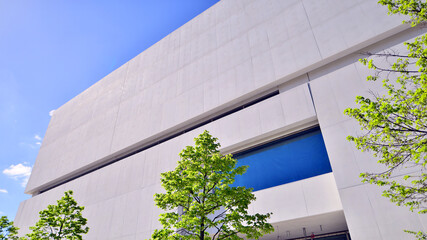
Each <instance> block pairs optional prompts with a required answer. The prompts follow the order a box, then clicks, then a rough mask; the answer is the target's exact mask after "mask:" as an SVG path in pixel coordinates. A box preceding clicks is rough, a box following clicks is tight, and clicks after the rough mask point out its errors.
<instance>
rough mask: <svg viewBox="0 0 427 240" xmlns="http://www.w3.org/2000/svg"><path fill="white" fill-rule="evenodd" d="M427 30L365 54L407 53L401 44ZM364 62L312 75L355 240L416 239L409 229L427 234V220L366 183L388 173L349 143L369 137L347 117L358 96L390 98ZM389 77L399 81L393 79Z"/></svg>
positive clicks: (353, 58) (351, 60)
mask: <svg viewBox="0 0 427 240" xmlns="http://www.w3.org/2000/svg"><path fill="white" fill-rule="evenodd" d="M426 31H427V30H426V29H422V28H418V29H417V28H416V29H410V30H406V31H405V32H404V33H402V34H398V35H396V36H394V37H392V38H389V39H387V40H386V41H383V42H381V43H378V44H376V45H373V46H371V47H369V48H367V49H364V50H363V51H361V52H377V51H381V50H384V49H393V50H397V51H398V52H400V53H404V52H405V50H406V48H405V47H404V46H403V44H401V43H402V42H404V41H408V40H411V39H412V38H413V37H415V36H417V35H419V34H421V33H425V32H426ZM361 57H362V56H361V55H360V54H352V55H349V56H347V57H346V58H343V59H341V60H340V61H337V62H334V63H331V64H329V65H327V66H325V67H323V68H319V69H316V70H315V71H312V72H309V73H308V75H309V78H310V87H311V92H312V94H313V100H314V103H315V107H316V112H317V117H318V120H319V124H320V128H321V130H322V134H323V138H324V140H325V145H326V149H327V152H328V155H329V160H330V162H331V166H332V170H333V173H334V176H335V179H336V184H337V187H338V190H339V193H340V197H341V201H342V204H343V208H344V213H345V217H346V220H347V224H348V226H349V230H350V234H351V237H352V239H384V240H385V239H387V240H389V239H396V240H398V239H413V236H412V235H410V234H407V233H404V232H403V230H404V229H408V230H412V231H427V228H426V226H427V225H426V223H427V222H426V219H425V218H422V216H419V215H418V214H416V213H412V212H410V211H409V209H408V208H405V207H398V206H396V205H395V204H393V203H391V202H390V201H389V200H388V199H387V198H384V197H382V196H381V195H382V189H381V188H379V187H378V186H376V185H369V184H362V183H361V178H360V177H359V174H360V173H361V172H381V171H383V170H385V169H384V168H383V166H382V165H380V164H378V163H377V159H375V158H374V157H373V156H372V155H371V154H370V153H366V152H365V153H362V152H361V151H359V150H357V149H356V148H355V146H354V144H353V143H351V142H349V141H347V140H346V137H347V136H349V135H352V136H355V135H356V136H357V135H361V134H362V133H363V131H361V130H360V126H359V125H358V123H357V122H356V121H355V120H353V119H350V118H349V117H347V116H345V115H344V114H343V113H344V110H345V109H346V108H349V107H356V106H357V105H356V103H355V97H356V96H357V95H362V96H366V97H370V96H371V97H372V95H371V93H370V91H372V92H374V93H378V94H386V92H385V91H384V89H383V87H382V82H381V80H378V81H379V82H368V81H366V77H367V76H368V75H371V74H374V72H373V71H370V70H369V69H367V67H365V66H363V65H362V64H361V63H359V62H358V61H357V59H359V58H361ZM390 61H391V59H390ZM376 62H377V63H378V64H387V63H386V61H384V60H383V59H377V60H376ZM389 77H390V79H393V75H390V76H389ZM380 79H382V78H380ZM403 171H410V169H404V170H403ZM412 171H413V170H412Z"/></svg>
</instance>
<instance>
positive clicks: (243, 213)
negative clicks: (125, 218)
mask: <svg viewBox="0 0 427 240" xmlns="http://www.w3.org/2000/svg"><path fill="white" fill-rule="evenodd" d="M194 141H195V146H194V147H193V146H187V147H186V148H185V149H184V150H183V151H182V152H181V153H180V154H179V156H180V158H181V160H180V161H179V162H178V166H177V167H176V169H175V170H173V171H170V172H165V173H162V174H161V182H162V186H163V188H164V189H165V190H166V193H158V194H156V195H155V202H156V205H157V206H158V207H160V208H161V209H164V210H166V211H168V212H166V213H163V214H161V215H160V219H159V221H160V222H161V224H162V225H163V229H160V230H156V231H155V232H154V234H153V235H152V239H159V240H166V239H180V240H184V239H191V240H193V239H194V240H196V239H198V240H206V239H212V240H213V239H227V240H236V239H243V238H242V237H243V236H246V237H247V238H250V239H258V238H259V237H261V236H262V235H264V234H265V233H269V232H272V231H273V227H272V226H271V225H270V224H269V223H267V219H268V218H269V217H270V215H271V213H268V214H254V215H249V214H248V211H247V210H248V205H249V204H250V203H251V201H254V200H255V196H254V195H253V194H252V189H248V188H245V187H231V186H230V185H231V184H232V183H233V182H234V178H235V177H236V176H237V175H241V174H243V173H244V172H245V171H246V169H247V166H242V167H236V163H237V160H236V159H233V157H232V156H231V155H226V156H223V155H221V154H220V152H219V150H218V149H219V147H220V144H219V143H218V139H217V138H214V137H212V136H211V135H210V134H209V132H208V131H205V132H203V133H202V134H201V135H199V136H198V137H197V138H195V139H194ZM177 209H182V210H183V211H182V213H179V212H177V211H176V210H177Z"/></svg>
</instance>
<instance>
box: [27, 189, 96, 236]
mask: <svg viewBox="0 0 427 240" xmlns="http://www.w3.org/2000/svg"><path fill="white" fill-rule="evenodd" d="M64 194H65V195H64V196H63V197H62V198H61V199H60V200H58V201H57V205H49V206H47V209H45V210H42V211H40V213H39V214H40V219H39V221H38V222H37V223H36V225H35V226H34V227H30V229H31V230H32V232H31V233H30V234H27V236H28V237H29V238H30V239H31V240H38V239H54V240H59V239H72V240H77V239H78V240H81V239H82V235H83V234H86V233H87V232H88V231H89V228H88V227H87V226H86V223H87V219H86V218H84V217H83V216H82V211H83V210H84V207H82V206H78V205H77V202H76V201H75V200H74V198H73V197H72V195H73V191H67V192H65V193H64Z"/></svg>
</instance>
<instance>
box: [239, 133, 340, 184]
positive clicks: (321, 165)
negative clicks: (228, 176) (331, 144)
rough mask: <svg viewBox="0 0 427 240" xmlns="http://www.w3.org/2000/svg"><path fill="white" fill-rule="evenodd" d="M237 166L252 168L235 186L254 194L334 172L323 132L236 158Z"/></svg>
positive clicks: (258, 148) (291, 138) (292, 137)
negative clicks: (247, 189) (242, 187)
mask: <svg viewBox="0 0 427 240" xmlns="http://www.w3.org/2000/svg"><path fill="white" fill-rule="evenodd" d="M234 158H236V159H238V163H237V166H242V165H247V166H249V168H248V170H247V171H246V173H245V174H243V175H241V176H237V177H236V181H235V183H234V184H233V186H245V187H250V188H253V189H254V191H257V190H261V189H265V188H270V187H274V186H278V185H282V184H286V183H290V182H295V181H298V180H302V179H306V178H310V177H314V176H318V175H321V174H325V173H329V172H332V169H331V165H330V163H329V158H328V154H327V153H326V148H325V143H324V142H323V137H322V134H321V132H320V129H319V128H314V129H310V130H307V131H304V132H301V133H298V134H296V135H293V136H290V137H286V138H283V139H279V140H276V141H274V142H271V143H268V144H265V145H262V146H258V147H256V148H253V149H250V150H248V151H244V152H242V153H238V154H235V155H234Z"/></svg>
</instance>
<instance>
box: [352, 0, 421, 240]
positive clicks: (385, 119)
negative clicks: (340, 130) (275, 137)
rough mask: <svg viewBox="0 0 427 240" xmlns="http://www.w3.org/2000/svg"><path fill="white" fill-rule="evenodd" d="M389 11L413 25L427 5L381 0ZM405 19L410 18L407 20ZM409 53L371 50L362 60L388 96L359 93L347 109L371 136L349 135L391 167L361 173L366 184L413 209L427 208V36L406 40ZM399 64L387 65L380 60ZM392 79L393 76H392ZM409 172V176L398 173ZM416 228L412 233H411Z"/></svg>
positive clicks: (410, 0) (417, 0)
mask: <svg viewBox="0 0 427 240" xmlns="http://www.w3.org/2000/svg"><path fill="white" fill-rule="evenodd" d="M379 3H380V4H382V5H385V6H387V7H388V9H389V14H403V15H407V16H409V17H410V20H409V21H407V22H409V23H411V26H416V25H417V24H420V23H423V22H424V21H425V20H426V19H427V15H426V14H427V8H426V7H427V4H426V2H425V0H424V1H421V0H381V1H379ZM404 22H405V21H404ZM404 44H405V45H406V47H407V53H406V54H400V53H397V52H394V51H384V52H380V53H368V58H365V59H361V60H360V61H361V62H362V63H363V64H365V65H367V66H368V67H369V68H370V69H373V70H375V75H373V76H368V78H367V79H368V80H369V81H377V80H378V79H379V78H382V79H383V80H382V81H383V86H384V88H385V89H386V92H387V93H386V94H384V95H379V94H374V93H372V96H371V97H362V96H358V97H357V98H356V102H357V103H358V104H359V107H357V108H349V109H346V110H345V114H347V115H348V116H350V117H352V118H354V119H356V120H357V121H358V122H359V124H360V126H361V127H362V130H364V132H365V134H364V135H361V136H349V137H348V140H350V141H352V142H354V143H355V144H356V147H357V148H358V149H360V150H362V151H370V152H372V153H373V154H374V156H375V157H377V158H378V159H379V161H378V162H379V163H380V164H383V165H385V166H386V167H387V170H385V171H384V172H380V173H370V172H365V173H361V175H360V176H361V177H362V178H363V181H364V182H369V183H372V184H377V185H379V186H383V187H385V190H384V191H383V196H385V197H387V198H389V199H390V200H391V201H392V202H394V203H396V204H397V205H399V206H400V205H404V206H408V207H409V208H410V210H411V211H414V210H417V211H418V213H426V212H427V205H426V204H427V181H426V180H427V173H426V164H427V68H426V67H427V48H426V46H427V35H422V36H420V37H417V38H415V39H414V40H413V41H411V42H405V43H404ZM378 57H379V58H382V59H384V58H385V59H387V61H388V62H393V63H391V64H390V65H389V66H386V67H383V66H381V67H380V66H379V65H377V64H376V62H375V61H374V58H378ZM391 78H393V79H392V80H391ZM405 168H406V169H407V168H412V169H410V170H409V171H408V170H406V172H409V173H407V174H406V175H404V176H403V179H401V178H399V177H396V176H397V175H399V173H402V171H401V170H402V169H405ZM407 232H411V231H407ZM411 233H413V234H415V235H416V237H417V238H418V239H427V235H426V234H425V233H423V232H418V233H415V232H411Z"/></svg>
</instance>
